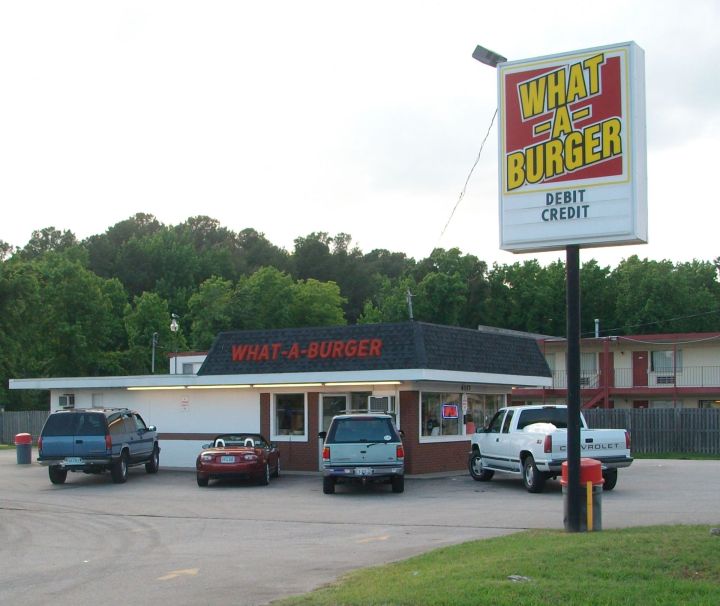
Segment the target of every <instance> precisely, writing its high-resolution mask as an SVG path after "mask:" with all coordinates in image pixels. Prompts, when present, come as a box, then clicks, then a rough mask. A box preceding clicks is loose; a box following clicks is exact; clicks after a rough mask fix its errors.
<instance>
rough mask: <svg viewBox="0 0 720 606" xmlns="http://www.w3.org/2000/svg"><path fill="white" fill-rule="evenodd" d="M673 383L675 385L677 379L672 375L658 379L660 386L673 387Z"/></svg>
mask: <svg viewBox="0 0 720 606" xmlns="http://www.w3.org/2000/svg"><path fill="white" fill-rule="evenodd" d="M673 383H675V377H673V376H672V375H659V376H658V377H657V384H658V385H672V384H673Z"/></svg>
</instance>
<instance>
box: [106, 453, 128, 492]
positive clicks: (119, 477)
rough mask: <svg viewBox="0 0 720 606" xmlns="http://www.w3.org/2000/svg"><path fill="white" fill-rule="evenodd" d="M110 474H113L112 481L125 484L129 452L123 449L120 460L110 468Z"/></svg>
mask: <svg viewBox="0 0 720 606" xmlns="http://www.w3.org/2000/svg"><path fill="white" fill-rule="evenodd" d="M110 474H111V475H112V481H113V482H115V484H124V483H125V482H126V481H127V478H128V461H127V452H125V451H124V450H123V452H122V454H121V455H120V460H118V461H117V463H113V466H112V468H111V469H110Z"/></svg>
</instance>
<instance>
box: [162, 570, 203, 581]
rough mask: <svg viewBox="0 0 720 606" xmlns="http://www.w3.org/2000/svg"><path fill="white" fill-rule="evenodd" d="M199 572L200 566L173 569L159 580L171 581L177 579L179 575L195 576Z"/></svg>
mask: <svg viewBox="0 0 720 606" xmlns="http://www.w3.org/2000/svg"><path fill="white" fill-rule="evenodd" d="M198 572H200V569H199V568H185V569H184V570H172V571H170V572H169V573H168V574H166V575H165V576H162V577H158V578H157V580H158V581H170V580H172V579H177V578H178V577H179V576H182V575H187V576H191V577H194V576H195V575H196V574H197V573H198Z"/></svg>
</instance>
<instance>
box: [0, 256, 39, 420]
mask: <svg viewBox="0 0 720 606" xmlns="http://www.w3.org/2000/svg"><path fill="white" fill-rule="evenodd" d="M41 314H42V311H41V300H40V285H39V283H38V280H37V276H36V274H35V272H34V271H33V270H32V268H31V267H30V265H29V264H27V263H24V262H18V261H15V262H12V263H11V262H4V261H0V352H2V355H0V405H4V406H5V407H6V408H7V409H8V410H18V409H25V408H33V407H35V405H36V404H38V403H39V402H38V400H37V397H38V395H39V394H38V393H35V392H27V391H12V392H11V391H9V390H8V388H7V387H8V379H12V378H28V377H35V376H38V374H40V368H39V365H38V358H39V355H40V350H41V347H42V345H41V344H42V337H43V335H42V333H41V331H40V328H39V325H38V322H37V319H38V318H39V317H40V316H41Z"/></svg>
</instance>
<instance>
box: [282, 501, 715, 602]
mask: <svg viewBox="0 0 720 606" xmlns="http://www.w3.org/2000/svg"><path fill="white" fill-rule="evenodd" d="M718 526H720V512H719V513H718ZM710 528H711V527H710V526H654V527H643V528H628V529H622V530H603V531H601V532H595V533H567V532H563V531H545V530H543V531H535V530H533V531H527V532H521V533H518V534H514V535H510V536H506V537H501V538H495V539H488V540H484V541H473V542H470V543H464V544H462V545H457V546H453V547H447V548H443V549H438V550H436V551H431V552H429V553H427V554H424V555H421V556H418V557H414V558H411V559H409V560H405V561H402V562H398V563H395V564H389V565H386V566H379V567H375V568H368V569H364V570H360V571H356V572H352V573H350V574H348V575H346V576H344V577H343V578H342V579H340V580H339V581H338V582H337V583H334V584H332V585H329V586H326V587H323V588H321V589H319V590H317V591H314V592H312V593H309V594H306V595H303V596H298V597H294V598H290V599H286V600H280V601H278V602H273V606H291V605H298V604H311V605H313V606H315V605H317V606H330V605H332V606H336V605H343V606H351V605H357V606H380V605H384V606H390V605H403V606H404V605H407V606H422V605H447V606H463V605H467V606H477V605H482V604H490V605H493V606H500V605H512V606H517V605H519V606H523V605H531V604H532V605H538V606H539V605H545V604H573V605H575V604H582V605H585V604H607V605H613V606H615V605H642V604H653V605H668V606H670V605H672V606H675V605H678V604H692V605H698V606H705V605H707V606H716V605H717V604H720V536H715V535H712V534H711V533H710ZM513 576H515V577H516V578H518V580H512V578H511V577H513Z"/></svg>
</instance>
